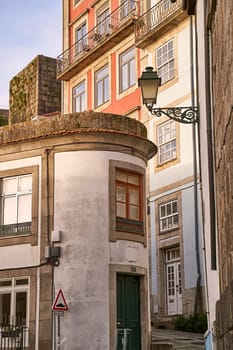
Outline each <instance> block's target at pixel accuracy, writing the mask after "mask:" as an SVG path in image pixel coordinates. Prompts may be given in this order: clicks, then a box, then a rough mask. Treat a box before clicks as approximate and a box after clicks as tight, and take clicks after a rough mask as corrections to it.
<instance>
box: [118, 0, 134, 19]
mask: <svg viewBox="0 0 233 350" xmlns="http://www.w3.org/2000/svg"><path fill="white" fill-rule="evenodd" d="M135 4H136V2H135V1H134V0H126V1H122V3H121V18H125V17H127V16H128V15H129V14H130V13H131V12H133V11H134V10H135V9H136V5H135Z"/></svg>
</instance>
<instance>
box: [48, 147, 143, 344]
mask: <svg viewBox="0 0 233 350" xmlns="http://www.w3.org/2000/svg"><path fill="white" fill-rule="evenodd" d="M110 159H114V160H122V161H126V162H130V163H132V162H133V163H134V164H137V165H140V166H142V167H144V168H145V163H144V162H143V161H142V160H140V159H138V158H136V157H132V156H128V155H124V154H120V153H116V152H100V151H93V150H91V151H74V152H64V153H57V154H56V155H55V168H54V170H55V173H54V175H55V182H54V193H55V198H54V229H55V230H61V231H62V243H61V244H59V245H60V246H61V247H62V256H61V259H60V266H59V267H57V268H55V269H54V281H55V290H56V291H57V290H59V289H60V288H61V289H62V290H63V292H64V295H65V297H66V300H67V302H68V306H69V311H68V312H66V313H65V316H64V317H62V319H61V335H62V338H64V339H65V340H64V347H63V349H69V350H72V349H73V350H74V349H75V350H83V349H85V350H98V349H99V350H109V323H110V321H109V264H110V263H114V264H130V265H131V264H137V266H141V267H146V268H147V267H148V251H147V248H144V247H143V246H142V245H140V244H137V243H133V242H127V241H117V242H116V243H113V242H112V243H110V242H109V160H110Z"/></svg>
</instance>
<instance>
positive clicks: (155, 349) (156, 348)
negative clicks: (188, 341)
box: [151, 342, 173, 350]
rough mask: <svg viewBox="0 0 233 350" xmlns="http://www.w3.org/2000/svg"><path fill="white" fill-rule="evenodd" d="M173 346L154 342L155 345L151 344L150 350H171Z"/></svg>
mask: <svg viewBox="0 0 233 350" xmlns="http://www.w3.org/2000/svg"><path fill="white" fill-rule="evenodd" d="M172 349H173V346H172V344H171V343H167V342H156V344H152V346H151V350H172Z"/></svg>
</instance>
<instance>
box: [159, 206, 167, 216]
mask: <svg viewBox="0 0 233 350" xmlns="http://www.w3.org/2000/svg"><path fill="white" fill-rule="evenodd" d="M165 215H166V212H165V205H161V207H160V216H161V217H163V216H165Z"/></svg>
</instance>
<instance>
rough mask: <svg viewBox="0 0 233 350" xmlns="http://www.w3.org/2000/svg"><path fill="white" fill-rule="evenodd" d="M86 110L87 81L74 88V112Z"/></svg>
mask: <svg viewBox="0 0 233 350" xmlns="http://www.w3.org/2000/svg"><path fill="white" fill-rule="evenodd" d="M85 110H86V89H85V81H82V82H81V83H80V84H78V85H76V86H75V87H74V88H73V112H83V111H85Z"/></svg>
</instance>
